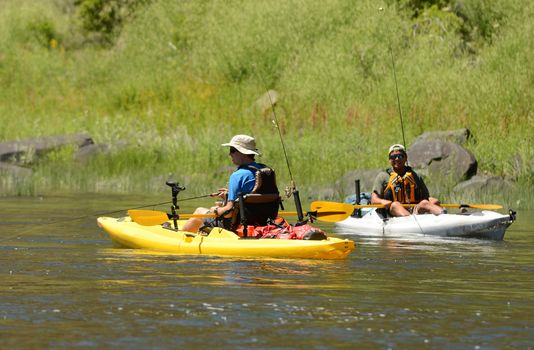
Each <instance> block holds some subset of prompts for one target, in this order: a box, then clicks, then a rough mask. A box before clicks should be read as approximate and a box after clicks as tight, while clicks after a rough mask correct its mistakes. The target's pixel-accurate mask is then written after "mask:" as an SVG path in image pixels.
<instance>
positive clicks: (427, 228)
mask: <svg viewBox="0 0 534 350" xmlns="http://www.w3.org/2000/svg"><path fill="white" fill-rule="evenodd" d="M514 219H515V218H514V217H513V216H511V215H503V214H500V213H496V212H494V211H486V210H484V211H481V212H474V213H466V214H442V215H433V214H423V215H410V216H406V217H395V218H387V219H383V218H382V217H381V216H380V215H379V214H378V213H377V212H376V211H375V210H372V211H371V212H369V213H368V214H366V215H364V216H363V217H361V218H355V217H349V218H347V219H345V220H343V221H340V222H337V223H336V232H337V233H339V234H347V235H365V236H389V237H402V236H406V235H413V234H418V235H421V234H422V235H431V236H440V237H464V238H480V239H490V240H497V241H499V240H502V239H503V238H504V234H505V233H506V229H507V228H508V227H509V226H510V225H511V224H512V223H513V221H514Z"/></svg>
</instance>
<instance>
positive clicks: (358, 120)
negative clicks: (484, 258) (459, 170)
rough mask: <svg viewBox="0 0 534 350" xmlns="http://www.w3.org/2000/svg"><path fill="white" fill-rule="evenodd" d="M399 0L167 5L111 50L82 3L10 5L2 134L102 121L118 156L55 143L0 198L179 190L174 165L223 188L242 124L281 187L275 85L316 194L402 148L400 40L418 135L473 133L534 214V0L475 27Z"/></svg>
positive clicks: (482, 16) (93, 129)
mask: <svg viewBox="0 0 534 350" xmlns="http://www.w3.org/2000/svg"><path fill="white" fill-rule="evenodd" d="M388 4H389V6H387V5H388ZM394 4H395V3H394V2H392V1H389V2H386V3H376V2H371V1H369V2H367V1H359V2H354V1H348V0H328V1H324V0H323V1H319V0H312V1H309V0H308V1H305V0H292V1H281V0H270V1H262V2H257V1H227V2H226V1H225V2H217V1H189V2H174V1H153V2H151V3H150V4H148V5H146V6H145V7H143V8H142V11H138V12H137V15H136V16H135V17H133V18H132V19H131V20H130V21H129V22H127V23H125V25H124V27H123V28H122V31H121V32H120V35H119V36H118V37H117V39H116V41H115V42H114V44H113V45H110V46H109V45H108V46H104V47H100V46H98V45H95V44H93V43H91V42H90V41H88V39H87V38H86V37H85V36H84V35H83V33H82V31H81V29H80V27H79V19H78V18H77V15H76V12H75V9H74V8H73V7H72V5H70V2H69V1H67V0H65V1H61V0H41V1H38V2H35V1H30V0H24V1H14V0H6V1H3V2H2V3H0V84H1V86H2V89H0V123H1V125H2V128H0V140H14V139H23V138H30V137H37V136H46V135H54V134H62V133H77V132H88V133H89V134H90V135H91V136H92V137H93V138H94V139H95V141H96V142H97V143H106V144H110V145H111V150H112V151H111V152H110V153H109V154H107V155H104V156H101V157H97V158H95V159H92V160H90V161H88V162H86V163H82V164H80V163H75V162H73V161H72V158H73V154H74V152H73V151H72V150H70V151H59V152H56V153H54V154H52V155H50V156H49V158H48V159H46V160H43V161H39V162H37V163H35V164H33V165H32V166H33V168H34V173H33V175H32V176H31V179H27V178H20V179H16V178H15V179H13V178H10V179H6V178H4V177H3V178H2V181H0V193H5V194H13V193H16V194H23V195H25V194H33V193H43V192H51V191H71V192H72V191H74V192H76V191H80V192H84V191H88V192H102V193H106V192H110V191H113V192H132V191H133V192H147V191H166V189H164V187H165V186H164V184H163V181H164V180H165V179H166V178H167V177H168V176H170V174H173V176H174V177H176V179H178V180H179V181H180V182H181V183H183V184H185V185H186V187H188V191H190V193H192V194H201V193H207V192H206V191H209V190H210V189H212V188H214V187H215V186H217V185H218V184H221V183H224V181H226V177H227V171H226V168H225V167H226V166H228V165H230V164H229V158H228V156H227V155H226V152H225V150H223V149H221V147H220V146H219V145H220V143H222V142H226V141H227V140H228V139H229V138H230V137H231V136H232V135H233V134H236V133H248V134H252V135H254V136H255V137H256V138H257V140H258V143H259V148H260V149H261V151H262V153H263V156H262V157H261V158H260V160H261V161H264V162H266V163H268V164H270V165H271V166H273V167H274V168H275V169H277V173H278V178H279V182H280V184H281V187H284V186H286V185H287V184H289V180H290V179H289V174H288V170H287V166H286V161H285V159H284V156H283V153H282V148H281V144H280V139H279V135H278V132H277V131H276V129H274V128H273V126H272V115H271V112H270V111H269V110H267V111H262V110H260V109H258V108H257V107H256V105H255V101H256V100H257V99H258V98H259V97H260V96H262V95H263V94H264V93H265V92H266V91H267V90H268V89H271V88H272V89H275V90H276V91H277V92H278V93H279V95H280V101H279V103H278V105H277V109H276V113H277V119H278V122H279V125H280V128H281V132H282V135H283V140H284V143H285V145H286V149H287V151H288V157H289V161H290V166H291V171H292V173H293V177H294V180H295V181H296V183H297V185H298V187H299V188H300V190H301V192H311V191H312V190H313V189H315V188H317V187H325V186H328V185H330V184H332V183H333V182H334V181H336V180H337V179H338V178H340V177H341V176H342V175H343V174H344V173H346V172H347V171H349V170H352V169H356V168H361V169H363V168H375V167H385V166H386V165H387V163H386V159H385V157H384V151H385V149H387V147H388V146H389V145H390V144H392V143H396V142H400V141H402V136H401V131H400V127H399V114H398V110H397V100H396V95H395V83H394V79H393V71H392V64H391V57H390V51H389V45H390V43H391V49H392V52H393V55H394V59H395V67H396V73H397V81H398V85H399V98H400V101H401V106H402V111H403V116H404V128H405V132H406V141H407V143H408V144H410V143H411V142H412V141H413V140H414V138H415V137H416V136H417V135H419V134H421V133H422V132H425V131H432V130H449V129H459V128H462V127H467V128H469V129H470V130H471V132H472V133H473V136H474V138H473V140H472V141H471V142H469V144H468V145H467V147H468V148H469V150H470V151H471V152H473V153H474V154H475V156H476V157H477V159H478V161H479V174H493V175H498V176H503V177H506V178H511V179H513V180H514V181H516V182H517V183H518V184H520V186H521V190H520V191H518V193H517V197H514V198H508V199H503V200H506V201H507V202H510V203H512V202H514V201H517V200H521V206H525V207H530V208H532V207H534V200H532V199H531V200H528V199H523V197H525V196H524V193H525V192H526V193H530V195H529V198H534V196H532V194H534V189H533V187H534V186H533V175H532V171H531V170H530V162H531V160H532V159H534V147H533V144H534V142H533V141H532V135H534V121H533V118H534V116H533V114H532V113H533V112H532V111H533V110H534V108H533V107H534V106H533V104H534V89H533V87H534V86H533V85H534V60H532V59H531V58H532V53H533V52H532V51H533V46H532V45H531V39H532V37H533V34H534V26H533V21H532V19H531V18H532V14H533V13H534V5H532V4H530V3H529V2H523V1H519V0H506V1H502V2H499V3H498V4H494V2H489V1H485V0H471V1H467V2H464V4H463V6H464V9H463V11H464V13H465V14H466V15H467V16H468V17H467V18H469V21H468V22H465V23H464V22H462V21H460V20H459V19H458V17H455V16H452V15H451V13H450V12H447V11H440V10H439V9H437V8H431V9H427V11H426V12H425V15H424V16H420V17H419V18H418V19H413V18H411V16H410V14H409V13H408V12H407V10H406V9H400V8H399V7H397V6H395V5H394ZM379 6H383V7H385V9H386V10H385V11H383V12H381V13H379V12H378V11H377V8H378V7H379ZM466 27H469V28H475V29H474V30H472V31H471V32H470V39H469V40H468V41H466V40H465V34H463V33H462V30H463V29H462V28H466ZM518 159H519V161H518ZM517 164H520V165H519V166H518V165H517ZM448 195H449V194H448V190H447V189H444V190H443V196H448ZM496 198H497V197H496ZM498 199H499V198H498Z"/></svg>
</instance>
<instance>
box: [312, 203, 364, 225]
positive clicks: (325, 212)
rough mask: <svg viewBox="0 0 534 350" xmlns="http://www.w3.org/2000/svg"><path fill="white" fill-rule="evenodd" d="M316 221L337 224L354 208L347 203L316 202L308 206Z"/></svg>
mask: <svg viewBox="0 0 534 350" xmlns="http://www.w3.org/2000/svg"><path fill="white" fill-rule="evenodd" d="M310 208H311V211H312V212H315V213H314V214H315V215H316V217H317V220H321V221H326V222H337V221H342V220H345V219H346V218H347V217H348V216H349V215H351V214H352V212H353V211H354V206H353V205H352V204H347V203H336V202H324V201H316V202H312V203H311V205H310Z"/></svg>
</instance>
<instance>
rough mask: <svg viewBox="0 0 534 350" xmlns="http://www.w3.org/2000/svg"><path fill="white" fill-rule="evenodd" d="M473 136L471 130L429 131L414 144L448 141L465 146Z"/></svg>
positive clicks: (418, 137)
mask: <svg viewBox="0 0 534 350" xmlns="http://www.w3.org/2000/svg"><path fill="white" fill-rule="evenodd" d="M470 136H471V132H470V131H469V129H466V128H463V129H459V130H447V131H428V132H424V133H422V134H421V135H419V136H417V138H416V139H415V140H414V142H413V143H417V142H421V141H447V142H452V143H457V144H460V145H463V144H464V143H465V142H466V141H467V140H468V139H469V137H470Z"/></svg>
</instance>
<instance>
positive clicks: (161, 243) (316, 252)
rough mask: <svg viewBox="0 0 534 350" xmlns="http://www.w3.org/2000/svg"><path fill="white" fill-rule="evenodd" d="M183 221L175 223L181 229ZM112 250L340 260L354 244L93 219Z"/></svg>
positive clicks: (336, 239)
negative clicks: (252, 236)
mask: <svg viewBox="0 0 534 350" xmlns="http://www.w3.org/2000/svg"><path fill="white" fill-rule="evenodd" d="M184 222H185V221H179V226H180V224H182V225H183V223H184ZM97 223H98V226H99V227H101V228H102V229H103V230H104V231H106V233H108V235H109V236H110V237H111V239H112V241H113V243H114V245H115V246H120V247H125V248H132V249H147V250H154V251H161V252H169V253H178V254H192V255H220V256H250V257H271V258H309V259H344V258H346V257H347V255H348V254H350V252H352V251H353V250H354V247H355V245H354V241H352V240H348V239H339V238H334V237H329V238H327V239H326V240H321V241H314V240H284V239H268V238H267V239H242V238H240V237H239V236H237V235H236V234H235V233H233V232H231V231H227V230H224V229H222V228H214V229H213V230H212V231H211V232H210V234H209V235H207V236H204V235H200V234H195V233H190V232H186V231H175V230H173V229H169V228H165V227H163V226H162V225H157V226H142V225H139V224H137V223H135V222H133V221H132V220H131V219H130V218H129V217H125V218H118V219H117V218H110V217H100V218H98V219H97Z"/></svg>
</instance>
